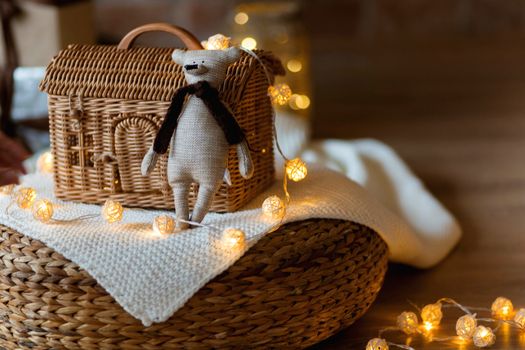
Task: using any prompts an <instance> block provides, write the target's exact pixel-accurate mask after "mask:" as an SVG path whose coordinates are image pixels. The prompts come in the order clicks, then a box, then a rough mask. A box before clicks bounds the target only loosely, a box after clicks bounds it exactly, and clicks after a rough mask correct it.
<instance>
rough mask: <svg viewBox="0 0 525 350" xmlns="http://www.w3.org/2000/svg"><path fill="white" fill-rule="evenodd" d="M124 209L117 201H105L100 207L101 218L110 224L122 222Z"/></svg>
mask: <svg viewBox="0 0 525 350" xmlns="http://www.w3.org/2000/svg"><path fill="white" fill-rule="evenodd" d="M123 213H124V208H123V207H122V204H120V203H119V202H117V201H112V200H107V201H106V202H105V203H104V205H103V206H102V217H103V218H104V219H105V220H106V221H107V222H109V223H110V224H111V223H114V222H119V221H120V220H122V216H123Z"/></svg>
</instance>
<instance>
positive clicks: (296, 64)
mask: <svg viewBox="0 0 525 350" xmlns="http://www.w3.org/2000/svg"><path fill="white" fill-rule="evenodd" d="M286 68H288V70H289V71H290V72H292V73H297V72H300V71H301V69H303V64H302V63H301V61H299V60H293V59H292V60H289V61H288V62H287V63H286Z"/></svg>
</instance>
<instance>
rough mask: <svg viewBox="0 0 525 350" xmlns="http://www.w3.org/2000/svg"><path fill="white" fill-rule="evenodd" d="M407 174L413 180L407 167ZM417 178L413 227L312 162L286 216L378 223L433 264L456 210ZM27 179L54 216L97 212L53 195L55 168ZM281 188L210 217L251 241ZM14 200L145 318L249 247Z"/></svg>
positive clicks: (402, 252) (455, 233)
mask: <svg viewBox="0 0 525 350" xmlns="http://www.w3.org/2000/svg"><path fill="white" fill-rule="evenodd" d="M318 152H319V150H318ZM310 157H313V154H310ZM314 158H315V157H314ZM396 161H399V160H396ZM401 175H402V176H404V177H406V176H408V180H410V181H412V182H414V179H415V178H414V177H413V176H412V175H411V174H408V175H407V174H404V173H403V174H401ZM415 180H417V179H415ZM409 183H410V182H409ZM415 183H416V186H413V184H412V185H411V186H409V190H408V192H407V191H405V190H404V189H403V186H401V187H399V189H400V190H401V192H400V193H398V194H399V196H400V198H401V199H403V200H409V201H410V200H414V201H415V202H416V203H417V204H418V206H419V207H421V206H423V207H426V212H425V211H424V210H423V211H422V210H419V212H418V213H417V214H418V218H417V219H416V225H413V224H412V222H414V220H412V219H413V218H410V217H407V216H406V213H403V212H402V211H399V212H398V213H397V215H396V214H395V213H394V212H395V211H396V210H395V208H394V209H393V210H390V209H387V207H385V205H383V204H381V203H380V202H379V201H378V200H377V199H375V198H374V197H373V196H371V195H370V194H369V193H368V192H367V191H366V190H364V189H363V188H362V187H361V186H359V185H357V184H356V183H354V182H353V181H351V180H349V179H348V178H347V177H346V176H345V175H343V174H340V173H337V172H335V171H332V170H328V169H326V168H323V167H315V166H310V167H309V174H308V177H307V178H306V179H305V180H304V181H302V182H300V183H297V184H295V183H293V184H290V193H291V196H292V202H291V203H290V206H289V208H288V210H287V214H286V217H285V220H284V222H292V221H298V220H304V219H308V218H334V219H344V220H352V221H355V222H358V223H360V224H364V225H366V226H368V227H370V228H372V229H374V230H375V231H377V232H378V233H379V234H380V235H381V236H382V237H383V238H384V239H385V241H386V242H387V244H388V246H389V250H390V254H391V259H392V260H394V261H398V262H402V263H406V264H410V265H413V266H418V267H428V266H431V265H433V264H435V263H437V262H438V261H439V260H441V259H442V258H443V257H444V256H445V255H446V254H447V253H448V252H449V251H450V249H452V247H453V246H454V245H455V243H456V242H457V240H458V238H459V236H460V230H459V227H458V226H457V224H456V223H455V220H454V219H453V217H452V216H450V214H449V213H448V212H447V211H446V210H445V209H444V208H443V207H442V206H441V205H440V204H439V203H438V202H437V201H436V200H435V199H434V198H433V197H432V196H430V194H428V192H427V191H426V190H425V189H424V187H422V186H421V185H420V184H419V182H418V181H416V182H415ZM22 184H23V186H31V187H34V188H35V189H36V190H37V192H38V197H39V198H49V199H51V200H52V201H53V202H55V203H57V204H58V205H57V208H56V212H55V216H54V217H56V218H57V219H68V218H73V217H78V216H81V215H85V214H94V213H99V212H100V206H97V205H86V204H77V203H69V202H60V201H58V200H56V199H55V198H54V195H53V191H52V188H53V184H52V179H51V176H49V175H41V174H32V175H27V176H25V177H24V178H23V179H22ZM281 191H282V187H281V182H280V181H278V182H276V183H275V185H274V186H273V187H272V188H271V189H269V190H268V191H267V192H265V193H263V194H262V195H261V196H259V197H258V198H256V199H255V200H254V201H253V202H252V203H251V204H250V205H249V206H248V207H247V208H246V209H245V210H243V211H239V212H236V213H229V214H209V215H208V216H207V217H206V219H205V223H208V224H213V225H214V226H217V227H219V228H227V227H235V228H239V229H241V230H243V231H244V232H245V233H246V238H247V249H248V248H249V247H251V246H253V245H254V244H255V243H256V242H257V241H258V240H259V239H260V238H261V237H263V236H264V235H265V234H266V233H267V232H268V231H269V230H270V229H272V228H273V227H274V226H275V225H276V221H275V220H271V219H268V218H265V217H263V215H262V213H261V210H260V205H261V203H262V201H263V200H264V199H265V198H266V197H267V196H268V195H270V194H279V195H281V194H282V192H281ZM392 193H394V194H395V192H392ZM407 194H409V197H407V196H406V195H407ZM403 197H405V198H403ZM9 202H10V198H9V197H6V196H3V197H2V196H0V223H1V224H3V225H6V226H8V227H11V228H13V229H15V230H17V231H19V232H21V233H23V234H25V235H28V236H30V237H32V238H34V239H38V240H40V241H42V242H44V243H45V244H46V245H48V246H49V247H51V248H53V249H55V250H56V251H57V252H59V253H61V254H63V255H64V256H65V257H66V258H68V259H70V260H71V261H73V262H75V263H77V264H78V265H79V266H81V267H82V268H84V269H85V270H86V271H87V272H88V273H89V274H90V275H91V276H93V277H94V278H95V279H96V280H97V281H98V282H99V283H100V285H101V286H102V287H104V288H105V290H106V291H107V292H108V293H109V294H111V295H112V296H113V297H114V298H115V300H116V301H117V302H118V303H119V304H120V305H122V307H123V308H124V309H125V310H126V311H128V312H129V313H130V314H131V315H133V316H134V317H136V318H137V319H140V320H141V321H142V323H143V324H144V325H146V326H147V325H151V324H152V323H153V322H162V321H165V320H166V319H168V318H169V317H170V316H171V315H172V314H173V313H174V312H175V311H177V310H178V309H179V308H180V307H181V306H183V305H184V303H185V302H186V301H187V300H188V299H189V298H191V296H192V295H193V294H194V293H195V292H197V291H198V290H199V289H200V288H201V287H202V286H204V285H205V284H206V283H207V282H208V281H210V280H211V279H213V278H214V277H215V276H217V275H218V274H220V273H221V272H223V271H224V270H226V269H227V268H228V267H230V266H231V265H232V264H233V263H234V262H235V261H236V260H237V259H238V258H240V257H241V256H242V254H244V251H237V252H229V251H224V250H222V248H221V246H220V244H217V233H215V231H212V230H210V229H208V228H195V229H193V230H190V231H186V232H183V233H179V234H174V235H170V236H166V237H158V236H155V235H153V234H152V229H151V222H152V220H153V218H154V217H155V216H156V215H158V214H159V213H161V211H146V210H140V209H126V211H125V214H124V219H123V220H122V222H120V223H114V224H108V223H106V222H105V221H103V219H102V218H95V219H92V220H89V221H81V222H77V223H68V224H64V223H63V224H43V223H40V222H38V221H36V220H34V219H33V218H32V216H31V213H30V212H29V211H24V210H21V209H19V208H18V207H16V206H13V208H12V209H11V210H10V211H9V215H7V214H6V211H5V209H6V207H7V205H8V204H9ZM163 213H165V212H163ZM436 220H437V221H436ZM284 222H283V223H284ZM425 222H427V223H428V227H429V229H428V230H427V229H426V227H425ZM418 223H419V225H418ZM270 234H271V233H270Z"/></svg>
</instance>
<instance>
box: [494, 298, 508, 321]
mask: <svg viewBox="0 0 525 350" xmlns="http://www.w3.org/2000/svg"><path fill="white" fill-rule="evenodd" d="M490 309H491V310H492V315H493V316H494V317H495V318H498V319H501V320H508V319H510V318H512V314H513V313H514V306H513V305H512V302H511V301H510V300H509V299H507V298H505V297H498V298H496V300H494V302H493V303H492V306H491V308H490Z"/></svg>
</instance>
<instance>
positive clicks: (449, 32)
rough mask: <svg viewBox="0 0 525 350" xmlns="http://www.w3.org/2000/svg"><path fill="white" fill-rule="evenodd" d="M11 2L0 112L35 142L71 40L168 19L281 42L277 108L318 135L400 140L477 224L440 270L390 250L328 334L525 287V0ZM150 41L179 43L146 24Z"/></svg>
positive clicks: (200, 30) (466, 219) (116, 34)
mask: <svg viewBox="0 0 525 350" xmlns="http://www.w3.org/2000/svg"><path fill="white" fill-rule="evenodd" d="M0 9H1V10H2V33H3V36H2V40H3V44H4V45H2V47H3V51H1V52H0V53H1V54H0V64H1V65H2V71H1V73H2V74H1V76H0V77H1V81H0V88H1V89H0V102H1V107H2V118H1V122H2V123H1V127H2V130H4V131H5V132H6V133H8V134H12V135H13V134H15V132H16V133H18V134H19V135H21V137H22V138H23V140H24V142H25V143H26V144H28V145H29V146H30V147H31V148H32V151H38V150H40V149H42V148H45V147H47V143H48V142H49V141H48V137H47V134H46V129H47V119H46V111H47V106H46V96H45V95H43V94H41V93H39V92H38V89H37V86H38V83H39V80H40V79H41V78H42V76H43V71H44V68H43V67H44V66H45V65H47V64H48V63H49V61H50V60H51V58H52V56H53V55H54V54H55V53H56V52H57V51H58V50H59V49H60V48H63V47H65V45H67V44H69V43H102V44H115V43H117V42H118V41H119V40H120V39H121V38H122V37H123V36H124V35H125V34H126V33H127V32H128V31H130V30H131V29H133V28H134V27H137V26H139V25H142V24H144V23H148V22H170V23H174V24H178V25H180V26H183V27H185V28H187V29H189V30H190V31H191V32H193V33H194V34H195V35H196V36H197V37H199V38H200V39H202V40H205V39H207V38H208V37H209V36H211V35H213V34H216V33H223V34H225V35H227V36H231V37H232V39H233V41H234V42H235V43H238V44H242V45H244V46H246V47H248V48H261V49H265V50H270V51H273V52H275V53H276V54H277V55H279V56H280V57H281V58H282V60H283V63H284V65H285V67H286V69H287V75H286V76H285V77H281V78H279V79H280V80H279V82H280V83H283V84H287V85H288V86H289V87H290V89H291V91H292V99H291V100H290V102H288V103H287V104H285V105H284V106H281V107H279V111H278V112H279V115H280V116H287V117H290V118H291V119H293V120H296V121H297V124H296V125H297V127H298V128H302V129H301V130H303V129H304V128H305V125H309V126H310V130H311V134H312V137H313V138H343V139H352V138H365V137H372V138H378V139H380V140H382V141H384V142H386V143H388V144H389V145H391V146H393V147H394V148H395V149H396V151H398V152H399V153H400V155H401V156H402V157H403V158H404V159H405V160H406V161H407V163H408V164H409V166H410V167H411V168H412V169H413V170H414V171H415V173H416V174H417V175H418V176H419V177H421V178H422V180H423V181H424V182H425V184H426V185H427V187H428V188H429V189H430V190H431V192H433V193H434V194H435V195H436V197H437V198H438V199H439V200H440V201H441V202H442V203H444V204H445V206H446V207H447V208H449V209H450V211H451V212H453V213H454V215H456V216H457V218H458V220H459V221H460V223H461V225H462V227H463V230H464V238H463V240H462V241H461V243H460V244H459V247H458V248H457V249H456V250H455V251H454V252H453V253H452V255H451V256H450V257H449V258H448V259H447V260H446V261H444V262H443V263H442V264H440V265H439V266H438V267H436V268H435V269H433V270H432V271H418V270H415V269H411V268H407V267H404V266H399V265H391V267H390V271H389V273H388V274H387V279H386V282H385V286H384V288H383V291H382V292H381V294H380V296H379V300H378V301H377V302H376V303H375V304H374V306H372V308H371V310H370V312H369V313H368V314H367V315H366V316H365V317H364V318H363V319H362V320H360V321H359V322H358V323H357V324H356V325H355V326H354V327H351V329H349V330H347V331H345V332H342V333H341V334H340V335H338V336H336V337H334V338H332V339H330V340H328V341H327V342H326V343H325V344H322V345H320V346H319V349H321V348H322V349H325V348H328V349H347V348H357V347H358V346H359V347H363V344H364V343H366V341H367V339H369V338H370V337H371V336H373V335H375V334H376V332H377V329H378V326H383V325H385V324H389V323H391V322H392V319H393V317H395V315H396V313H398V312H399V311H401V309H400V308H402V307H404V306H406V301H407V299H410V300H411V301H413V302H415V303H419V304H424V303H427V302H429V301H430V300H435V299H437V298H439V297H442V296H456V297H458V298H459V297H461V296H463V297H464V298H465V299H466V300H467V303H470V304H473V305H476V304H478V305H479V304H481V305H483V304H487V303H489V302H490V300H493V298H494V297H496V296H497V295H498V294H500V293H501V292H502V291H501V289H504V291H505V293H506V296H508V297H511V298H513V299H514V298H515V299H516V300H522V301H523V283H524V281H523V278H521V279H519V280H518V277H517V276H518V275H519V276H522V275H523V274H522V272H521V271H522V265H520V264H519V262H523V253H522V250H521V249H520V247H521V246H522V244H521V245H520V244H519V243H518V244H516V243H517V242H521V241H522V237H523V227H524V226H525V216H524V215H523V211H524V209H525V175H524V174H525V162H523V150H524V149H525V118H524V114H525V100H524V98H523V96H525V64H524V62H525V45H524V39H525V1H523V0H439V1H436V0H309V1H289V0H287V1H232V0H230V1H215V0H191V1H190V0H84V1H80V0H77V1H74V0H69V1H68V0H2V1H1V2H0ZM137 45H149V46H179V45H180V43H179V42H178V41H177V40H176V39H174V38H172V37H170V36H169V35H165V34H148V35H145V36H143V37H141V38H140V40H139V41H138V42H137ZM17 67H19V68H17ZM20 67H22V68H20ZM13 89H14V94H13ZM11 95H12V96H14V98H13V99H12V100H11V98H10V96H11ZM11 101H12V106H11ZM487 273H488V274H490V276H491V278H487ZM497 278H499V280H498V279H497ZM494 280H496V281H500V282H501V283H495V282H493V281H494ZM520 281H521V284H520V283H519V282H520ZM436 286H438V288H436ZM524 302H525V301H524ZM401 305H403V306H401ZM509 344H510V345H509ZM509 344H508V347H506V348H508V349H514V348H516V347H514V345H513V343H512V342H509ZM434 348H436V349H443V348H445V347H444V346H443V345H440V344H438V345H437V346H436V347H434Z"/></svg>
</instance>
